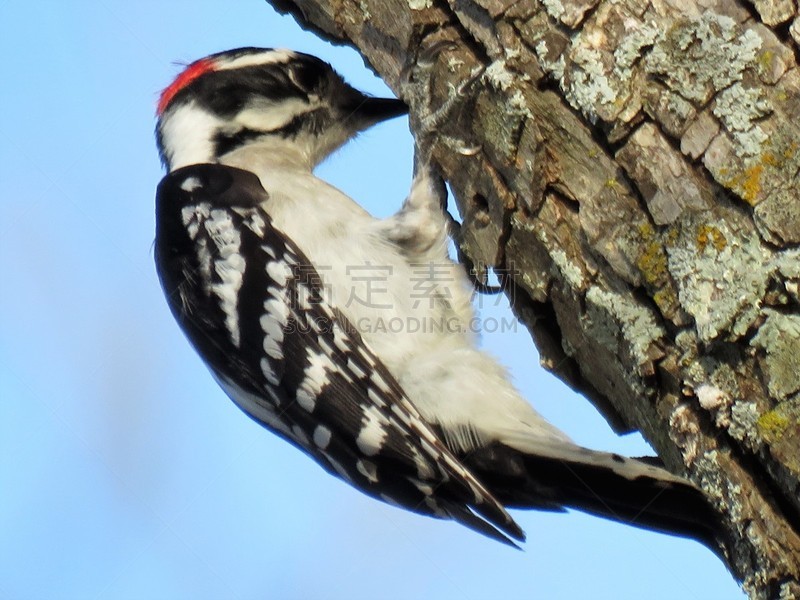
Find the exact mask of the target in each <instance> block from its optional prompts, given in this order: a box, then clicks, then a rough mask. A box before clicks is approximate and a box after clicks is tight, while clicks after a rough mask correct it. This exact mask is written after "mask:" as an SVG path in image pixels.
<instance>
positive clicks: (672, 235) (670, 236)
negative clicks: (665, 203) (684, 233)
mask: <svg viewBox="0 0 800 600" xmlns="http://www.w3.org/2000/svg"><path fill="white" fill-rule="evenodd" d="M678 236H680V233H679V231H678V228H677V227H670V228H669V229H667V235H666V238H665V239H664V245H665V246H667V247H668V248H672V247H673V246H674V245H675V244H676V243H677V242H678Z"/></svg>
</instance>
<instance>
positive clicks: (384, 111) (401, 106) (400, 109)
mask: <svg viewBox="0 0 800 600" xmlns="http://www.w3.org/2000/svg"><path fill="white" fill-rule="evenodd" d="M405 114H408V106H406V104H405V102H403V101H402V100H398V99H397V98H370V97H368V96H366V97H364V98H362V99H361V101H360V102H359V103H358V105H357V106H355V107H353V116H354V117H355V118H356V119H357V120H358V121H359V122H360V125H361V127H360V128H361V129H366V128H368V127H371V126H373V125H375V124H376V123H380V122H381V121H386V120H387V119H393V118H394V117H399V116H400V115H405Z"/></svg>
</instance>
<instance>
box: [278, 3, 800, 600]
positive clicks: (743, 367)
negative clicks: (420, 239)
mask: <svg viewBox="0 0 800 600" xmlns="http://www.w3.org/2000/svg"><path fill="white" fill-rule="evenodd" d="M273 4H274V5H276V6H277V8H278V9H279V10H284V11H290V12H292V13H293V14H295V16H296V17H297V18H298V20H300V21H301V23H302V24H303V25H304V26H306V27H311V28H313V29H315V30H316V31H317V32H318V33H320V34H322V35H323V36H325V37H328V38H329V39H333V40H336V41H340V42H341V41H344V42H347V43H350V44H352V45H354V46H355V47H357V48H358V49H359V50H360V52H361V53H362V54H363V55H364V57H365V58H366V59H367V60H368V61H369V63H370V64H371V66H372V67H373V68H374V69H375V71H376V72H377V73H378V74H380V75H381V77H382V78H383V79H384V80H385V81H386V82H387V83H388V84H389V85H390V86H391V87H392V88H393V89H394V90H395V91H396V92H397V93H398V94H399V95H400V96H401V97H403V98H404V99H405V100H406V101H407V102H408V103H409V104H410V106H411V111H412V122H414V120H415V119H416V120H417V121H419V119H420V117H422V116H424V115H426V114H431V112H433V111H434V110H435V108H436V107H437V106H440V105H441V103H442V102H444V101H445V100H446V99H447V98H448V97H449V96H450V95H451V94H452V92H453V90H454V89H457V86H458V84H459V83H460V82H461V81H463V80H465V79H466V78H467V77H469V75H470V73H472V72H474V70H475V69H476V68H478V67H483V68H485V69H486V70H485V73H484V75H483V76H482V77H481V79H480V80H479V81H478V82H477V83H476V84H475V85H473V86H471V87H470V88H469V89H468V91H467V92H466V94H465V97H464V98H463V103H462V104H463V106H462V110H460V111H457V114H455V115H454V116H453V118H452V119H451V120H450V121H449V122H447V123H445V124H444V125H443V127H442V129H441V131H440V134H441V135H440V136H439V143H437V144H436V145H435V147H434V158H435V160H436V162H437V163H438V164H439V166H440V167H441V169H442V172H443V173H444V175H445V176H446V178H447V179H448V181H449V182H450V184H451V187H452V189H453V190H454V192H455V194H456V199H457V202H458V206H459V209H460V211H461V214H462V217H463V221H464V224H463V229H462V236H461V239H460V244H461V248H462V250H463V251H464V252H465V253H466V255H467V256H468V257H469V258H470V260H471V261H472V262H473V263H475V264H476V265H478V266H493V267H498V268H500V267H504V268H506V269H507V270H508V271H512V272H513V287H514V300H515V307H514V308H515V311H516V313H517V315H518V316H519V317H520V318H521V319H522V320H523V322H524V323H525V324H526V325H527V326H528V327H529V329H530V331H531V333H532V335H533V337H534V340H535V341H536V343H537V346H538V348H539V350H540V353H541V361H542V364H543V365H544V366H545V367H547V368H549V369H551V370H553V371H554V372H555V373H556V374H557V375H558V376H559V377H561V378H562V379H564V380H565V381H566V382H567V383H569V384H570V385H571V386H573V387H574V388H576V389H578V390H580V391H582V392H583V393H585V394H586V395H587V397H588V398H590V399H591V400H592V401H593V402H595V403H596V404H597V406H598V407H599V408H600V409H601V410H603V411H604V413H605V414H606V415H607V416H608V418H609V420H610V422H611V423H612V424H613V425H614V426H615V427H616V429H617V430H619V431H625V430H630V429H638V430H641V431H642V432H643V434H644V435H645V437H646V438H647V439H648V440H649V441H650V442H651V443H652V444H653V446H654V448H655V449H656V451H657V452H658V454H659V455H660V456H661V458H662V459H663V460H664V461H665V463H666V464H667V465H668V466H669V467H670V468H671V469H673V470H675V471H676V472H682V473H684V474H686V475H687V476H688V477H690V478H691V479H692V480H693V481H695V482H696V483H697V484H698V485H699V486H700V487H702V489H703V490H704V491H705V493H706V494H707V495H708V497H709V499H710V501H711V502H712V504H713V505H714V506H715V507H716V508H717V509H718V511H719V513H720V515H721V517H722V519H723V521H724V523H725V528H726V531H725V535H724V536H722V538H721V540H720V542H721V543H722V544H723V545H724V548H725V552H726V556H727V562H728V565H729V567H730V569H731V571H732V572H733V573H734V574H735V576H736V577H737V578H738V579H739V580H740V581H742V582H743V584H744V587H745V589H746V590H747V591H748V593H749V594H750V595H751V597H753V598H794V597H800V583H798V582H799V581H800V535H799V531H798V527H799V526H800V450H798V449H799V448H800V383H798V381H800V380H799V379H798V376H797V373H798V370H799V369H800V297H799V294H800V254H799V253H798V249H797V247H796V245H797V244H798V243H800V198H798V191H799V190H800V185H798V184H799V183H800V141H799V140H800V71H798V68H797V56H798V51H799V50H800V49H799V48H798V41H799V40H800V35H799V34H798V32H800V25H798V23H800V16H799V15H798V13H797V8H796V6H795V4H794V3H792V2H790V1H788V0H756V1H755V2H754V3H752V4H748V3H744V2H736V1H732V0H728V1H725V0H704V1H702V2H701V1H700V0H696V1H678V0H656V1H653V2H649V3H640V2H637V1H636V0H615V1H614V0H542V1H541V2H536V1H526V2H517V1H515V0H449V1H447V2H445V1H444V0H411V1H409V2H403V1H401V0H340V1H338V2H335V3H330V2H324V1H322V0H273ZM441 40H449V41H451V42H452V44H451V45H449V46H447V47H446V49H445V50H443V51H442V52H441V53H440V54H439V55H437V56H436V57H435V59H434V60H435V64H434V65H433V66H432V68H426V69H422V68H420V67H419V65H418V64H417V63H418V61H417V58H418V56H419V53H420V51H421V49H422V48H426V47H430V46H431V45H433V44H435V43H436V42H437V41H441ZM466 149H477V151H467V150H466Z"/></svg>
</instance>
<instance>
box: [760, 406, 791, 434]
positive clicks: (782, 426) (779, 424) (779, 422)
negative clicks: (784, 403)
mask: <svg viewBox="0 0 800 600" xmlns="http://www.w3.org/2000/svg"><path fill="white" fill-rule="evenodd" d="M756 425H757V426H758V431H759V433H760V434H761V435H762V436H763V437H765V438H767V439H775V438H777V437H780V435H781V434H782V433H783V432H784V431H785V430H786V428H787V427H789V425H790V421H789V419H788V418H787V417H786V416H785V415H782V414H780V413H779V412H778V411H777V410H771V411H769V412H765V413H764V414H763V415H761V416H760V417H759V418H758V421H757V423H756Z"/></svg>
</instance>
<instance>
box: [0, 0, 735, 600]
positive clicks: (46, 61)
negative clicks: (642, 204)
mask: <svg viewBox="0 0 800 600" xmlns="http://www.w3.org/2000/svg"><path fill="white" fill-rule="evenodd" d="M248 45H253V46H272V47H288V48H293V49H297V50H302V51H304V52H309V53H312V54H316V55H318V56H320V57H323V58H324V59H325V60H327V61H329V62H331V63H332V64H333V65H334V66H335V67H336V68H337V69H338V70H339V71H340V72H342V73H343V74H344V75H345V77H346V78H347V79H348V81H350V83H352V84H354V85H355V86H357V87H359V88H361V89H363V90H366V91H369V92H370V93H373V94H376V95H383V94H388V93H389V92H388V90H387V89H386V88H385V86H384V85H383V84H382V83H381V82H380V80H378V79H376V78H375V77H374V76H373V75H372V74H371V73H370V72H369V71H368V70H367V69H366V68H365V67H364V65H363V61H362V60H361V58H360V57H359V56H358V55H357V54H356V53H355V52H353V51H352V50H348V49H343V48H334V47H332V46H330V45H328V44H325V43H323V42H321V41H320V40H318V39H317V38H315V37H314V36H313V35H311V34H309V33H306V32H303V31H302V30H300V28H299V27H298V26H297V25H295V23H294V21H292V20H291V19H288V18H283V17H279V16H278V15H277V14H275V13H274V12H273V11H272V9H271V7H269V5H267V4H266V3H265V2H263V1H262V0H239V1H238V2H222V1H218V2H210V1H202V0H197V1H194V0H192V1H189V0H179V1H175V0H173V1H170V2H161V1H159V2H156V1H155V0H143V1H138V2H133V1H130V0H126V1H121V0H120V1H112V0H107V1H104V0H91V1H79V0H73V1H71V2H59V1H56V0H52V1H47V0H38V1H29V0H0V51H2V54H1V55H2V56H3V60H2V61H0V81H2V85H1V87H0V107H2V110H0V184H2V189H3V192H2V196H1V199H0V203H2V204H1V205H2V215H3V218H2V221H0V267H1V268H2V277H1V278H0V282H2V283H0V398H1V399H2V400H1V401H0V598H14V599H17V598H97V599H104V598H109V599H118V598H187V599H188V598H191V599H200V598H275V599H281V600H282V599H292V598H298V599H300V598H303V599H308V598H325V599H348V600H350V599H360V598H364V599H367V598H420V599H427V598H431V599H433V598H435V599H437V600H443V599H449V598H459V599H470V600H472V599H475V600H477V599H482V598H526V599H551V598H589V597H591V598H609V599H611V598H614V599H626V598H641V597H645V596H646V597H647V598H649V599H650V600H654V599H661V598H663V599H673V598H687V599H692V598H698V599H702V600H708V599H716V598H720V599H722V598H738V597H741V593H740V592H739V591H738V588H737V586H736V585H735V584H734V583H733V581H732V580H731V578H730V576H729V575H728V573H727V571H726V570H725V568H724V567H723V566H722V564H721V563H720V562H719V561H718V560H717V559H716V558H715V557H714V556H713V555H712V554H711V553H710V552H709V551H708V550H706V549H704V548H703V547H701V546H700V545H698V544H696V543H693V542H691V541H687V540H681V539H676V538H670V537H668V536H664V535H658V534H654V533H649V532H643V531H638V530H635V529H632V528H627V527H624V526H620V525H616V524H613V523H609V522H606V521H603V520H601V519H597V518H593V517H587V516H584V515H581V514H580V513H570V514H567V515H564V514H556V515H553V514H546V513H539V512H523V511H515V513H514V514H515V517H516V518H517V519H518V521H519V522H520V524H521V525H522V526H523V528H524V529H525V530H526V532H527V534H528V540H529V541H528V543H527V544H526V545H525V546H524V550H523V551H514V550H511V549H509V548H506V547H504V546H502V545H500V544H497V543H495V542H492V541H490V540H487V539H485V538H483V537H481V536H479V535H477V534H475V533H473V532H471V531H468V530H466V529H464V528H460V527H459V526H457V525H455V524H453V523H448V522H441V521H435V520H433V519H429V518H424V517H421V516H417V515H413V514H409V513H405V512H402V511H400V510H398V509H395V508H392V507H389V506H386V505H384V504H381V503H379V502H376V501H374V500H371V499H369V498H367V497H366V496H363V495H361V494H359V493H358V492H356V491H354V490H353V489H352V488H350V487H349V486H347V485H346V484H344V483H342V482H340V481H339V480H337V479H334V478H333V477H331V476H329V475H327V474H326V473H325V472H323V471H322V470H321V469H320V468H319V467H318V466H317V465H316V464H315V463H313V462H312V461H311V460H310V459H308V458H306V457H305V455H303V454H301V453H300V452H299V451H297V450H296V449H294V448H293V447H290V446H289V445H287V444H286V443H284V442H281V441H280V440H278V439H277V438H276V437H274V436H272V435H271V434H269V433H268V432H267V431H265V430H263V429H261V428H259V427H258V426H257V425H256V424H254V423H253V422H252V421H251V420H249V419H248V418H246V417H245V416H244V415H243V414H242V413H240V412H239V411H238V410H237V409H236V408H235V407H234V405H233V404H232V403H231V402H230V401H229V400H228V399H227V398H226V397H225V396H224V394H223V393H222V391H221V390H219V389H218V387H217V386H216V384H215V383H214V382H213V381H212V379H211V377H210V375H209V374H208V372H207V370H206V369H205V367H204V366H203V365H202V363H201V362H200V360H199V358H198V357H197V356H196V355H195V354H194V353H193V351H192V350H191V349H190V347H189V345H188V343H187V342H186V341H185V340H184V338H183V336H182V335H181V333H180V332H179V330H178V328H177V326H176V325H175V324H174V322H173V321H172V318H171V316H170V315H169V312H168V309H167V306H166V303H165V302H164V300H163V298H162V295H161V290H160V288H159V285H158V281H157V279H156V276H155V272H154V268H153V256H152V241H153V232H154V221H153V210H154V207H153V196H154V190H155V186H156V184H157V183H158V180H159V179H160V178H161V176H162V171H161V167H160V165H159V162H158V158H157V155H156V150H155V146H154V143H153V126H154V117H153V110H154V107H155V102H156V99H157V97H158V92H159V90H160V89H161V88H163V87H165V86H166V85H167V84H168V83H169V82H170V81H171V79H172V78H173V77H174V76H175V75H176V74H177V73H178V71H179V67H178V66H176V64H175V61H183V62H188V61H191V60H194V59H196V58H199V57H201V56H204V55H206V54H209V53H211V52H217V51H220V50H224V49H228V48H233V47H237V46H248ZM411 157H412V142H411V136H410V134H409V133H408V128H407V123H406V121H405V120H404V119H398V120H396V121H394V122H391V123H387V124H384V125H381V126H380V127H377V128H375V129H374V130H372V131H370V132H368V133H366V134H364V135H363V136H362V137H360V138H359V139H358V140H357V141H355V142H354V143H353V144H350V145H349V146H347V147H346V148H345V149H344V150H342V151H341V152H339V153H338V154H337V155H336V156H335V157H333V158H332V159H331V160H330V161H329V162H328V163H326V164H325V165H323V166H322V167H321V168H320V169H319V175H320V176H321V177H323V178H325V179H327V180H329V181H331V182H332V183H334V184H335V185H337V186H338V187H340V188H342V189H343V190H344V191H345V192H347V193H348V194H350V195H351V196H353V197H354V198H356V199H357V200H359V201H360V202H362V203H363V204H364V205H365V206H366V207H367V208H368V209H369V210H371V211H372V212H373V213H375V214H377V215H387V214H391V213H392V212H393V211H394V210H396V208H397V207H398V206H399V205H400V203H401V202H402V199H403V198H404V196H405V193H406V190H407V188H408V185H409V182H410V178H411ZM356 165H360V166H361V167H362V168H361V169H359V170H358V171H357V170H356V169H355V168H354V167H355V166H356ZM493 303H494V300H491V301H486V300H484V304H485V305H489V306H486V308H485V310H486V311H487V312H486V313H485V315H488V316H491V317H502V316H508V313H507V312H503V310H504V309H502V308H495V307H493V306H491V305H492V304H493ZM484 345H485V346H486V347H487V348H489V349H490V350H492V351H493V352H495V353H496V355H497V356H499V357H500V358H501V360H502V361H503V362H504V363H505V364H506V365H507V366H508V367H509V368H510V369H511V372H512V373H513V374H514V377H515V380H516V382H517V383H518V385H519V386H520V388H521V390H522V391H523V393H524V394H525V395H526V397H528V398H530V399H532V400H533V401H534V404H535V406H536V407H537V408H538V409H539V410H540V411H541V412H543V413H544V414H545V415H546V416H547V417H548V418H550V419H552V420H553V421H554V422H555V423H556V424H558V425H559V426H560V427H562V428H563V429H565V430H566V431H567V432H568V433H569V434H570V435H571V436H572V437H573V438H575V439H576V440H578V441H580V442H581V443H583V444H584V445H588V446H591V447H596V448H603V449H607V450H614V451H618V452H624V453H628V454H642V453H648V452H649V449H648V448H647V446H646V445H645V444H644V443H643V442H642V441H641V439H640V438H638V439H637V438H636V437H635V436H627V437H625V438H617V437H616V436H615V435H614V434H613V433H611V431H610V430H609V429H608V427H607V426H606V424H605V422H604V421H603V420H602V419H601V418H600V417H599V416H597V414H596V413H595V412H594V410H593V409H592V408H591V407H590V406H589V405H588V403H587V402H586V401H585V400H583V399H582V398H580V397H577V396H575V395H574V394H572V393H571V392H570V391H569V390H568V389H567V388H566V386H564V385H563V384H562V383H561V382H559V381H557V380H556V379H554V378H553V377H552V376H550V375H548V374H546V373H544V372H542V371H541V370H540V368H539V367H538V360H537V358H536V355H535V353H534V348H533V345H532V343H531V341H530V338H529V336H528V335H527V333H526V332H525V331H524V329H522V328H521V327H520V328H519V330H518V331H516V332H505V333H502V334H499V333H494V334H486V335H485V336H484Z"/></svg>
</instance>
